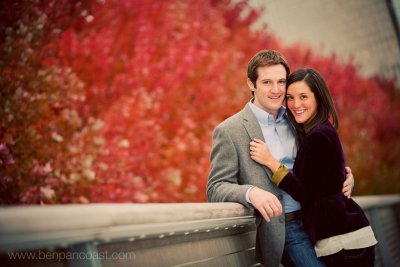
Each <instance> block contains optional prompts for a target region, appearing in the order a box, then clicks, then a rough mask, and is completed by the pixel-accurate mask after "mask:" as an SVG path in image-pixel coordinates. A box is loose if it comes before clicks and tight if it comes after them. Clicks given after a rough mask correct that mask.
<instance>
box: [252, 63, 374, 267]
mask: <svg viewBox="0 0 400 267" xmlns="http://www.w3.org/2000/svg"><path fill="white" fill-rule="evenodd" d="M286 106H287V114H288V118H289V120H290V121H291V123H292V124H293V125H294V127H295V128H296V131H297V135H298V138H299V143H300V148H299V150H298V153H297V156H296V160H295V163H294V166H293V172H289V171H288V170H287V168H286V167H285V166H284V165H283V164H281V163H280V162H279V161H277V160H276V159H275V158H273V156H272V155H271V153H270V152H269V150H268V146H267V145H266V144H265V143H264V142H263V141H261V140H258V139H254V140H253V141H252V142H251V143H250V154H251V158H252V159H253V160H255V161H256V162H258V163H260V164H263V165H265V166H267V167H268V168H269V169H270V170H271V171H272V172H273V173H274V174H273V177H272V179H273V182H274V183H275V184H276V185H278V186H279V187H280V188H281V189H283V190H285V191H286V192H288V193H289V194H291V195H292V196H293V197H294V198H295V199H296V200H298V201H300V203H301V205H302V207H303V209H302V210H303V214H302V223H303V224H304V227H305V228H306V230H307V232H308V234H309V236H310V239H311V241H312V243H313V244H314V248H315V250H316V253H317V256H318V257H320V259H321V260H322V261H323V262H324V263H325V264H326V265H327V266H340V267H345V266H352V267H354V266H364V267H368V266H374V260H375V253H374V246H375V244H376V243H377V241H376V239H375V236H374V233H373V231H372V228H371V226H370V224H369V222H368V219H367V218H366V216H365V214H364V212H363V211H362V209H361V208H360V207H359V206H358V205H357V204H356V203H355V202H354V201H353V200H352V199H349V198H346V197H345V196H343V194H342V192H341V190H342V184H343V181H344V179H345V162H344V155H343V150H342V145H341V143H340V140H339V135H338V133H337V128H338V118H337V114H336V110H335V107H334V105H333V101H332V98H331V95H330V93H329V90H328V87H327V85H326V83H325V81H324V79H323V78H322V77H321V75H320V74H319V73H318V72H317V71H315V70H313V69H310V68H304V69H299V70H297V71H295V72H293V73H292V74H291V75H290V76H289V77H288V81H287V85H286Z"/></svg>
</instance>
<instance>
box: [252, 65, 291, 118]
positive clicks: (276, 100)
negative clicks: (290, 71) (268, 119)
mask: <svg viewBox="0 0 400 267" xmlns="http://www.w3.org/2000/svg"><path fill="white" fill-rule="evenodd" d="M257 71H258V79H257V81H256V86H254V85H253V84H252V83H251V81H250V80H249V79H248V80H247V84H248V86H249V88H250V90H251V91H253V92H254V105H256V106H257V107H258V108H261V109H262V110H264V111H266V112H268V113H269V114H271V115H273V116H274V117H275V118H276V117H277V115H278V110H279V108H280V107H281V106H282V102H283V99H284V98H285V94H286V92H285V90H286V88H285V86H286V70H285V67H284V66H283V65H281V64H279V65H273V66H264V67H259V68H258V69H257Z"/></svg>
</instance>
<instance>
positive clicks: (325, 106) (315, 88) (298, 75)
mask: <svg viewBox="0 0 400 267" xmlns="http://www.w3.org/2000/svg"><path fill="white" fill-rule="evenodd" d="M299 81H304V82H305V83H306V84H307V85H308V87H310V90H311V92H313V93H314V97H315V100H316V101H317V115H315V117H314V118H312V119H311V121H310V122H309V123H307V124H306V125H299V124H298V123H296V120H295V118H294V116H293V114H292V113H291V111H290V110H289V109H287V114H288V118H289V120H290V122H291V123H292V124H293V125H294V126H295V128H296V130H297V132H298V133H299V134H300V133H301V132H304V133H308V132H309V131H310V130H311V129H312V128H314V127H315V126H316V125H318V124H321V123H324V122H327V121H329V120H330V119H331V120H332V124H333V126H334V127H335V128H336V129H338V128H339V119H338V115H337V112H336V109H335V105H334V104H333V100H332V96H331V94H330V92H329V89H328V86H327V84H326V82H325V80H324V78H323V77H322V75H321V74H320V73H319V72H318V71H316V70H314V69H311V68H302V69H298V70H296V71H294V72H293V73H292V74H290V75H289V77H288V79H287V82H286V90H287V88H288V87H289V86H290V85H291V84H293V83H295V82H299ZM286 106H287V98H286Z"/></svg>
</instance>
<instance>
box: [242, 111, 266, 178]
mask: <svg viewBox="0 0 400 267" xmlns="http://www.w3.org/2000/svg"><path fill="white" fill-rule="evenodd" d="M242 124H243V126H244V128H245V129H246V132H247V134H248V135H249V137H250V139H253V138H257V139H260V140H262V141H264V142H265V140H264V135H263V133H262V130H261V127H260V124H259V123H258V121H257V118H256V116H255V115H254V113H253V111H251V108H250V106H249V104H248V103H247V105H246V106H245V107H244V109H243V120H242ZM261 166H262V168H263V169H264V171H265V172H266V174H267V177H268V178H269V179H271V176H272V172H271V170H270V169H268V168H267V167H266V166H264V165H261Z"/></svg>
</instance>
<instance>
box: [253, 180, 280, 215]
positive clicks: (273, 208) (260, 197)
mask: <svg viewBox="0 0 400 267" xmlns="http://www.w3.org/2000/svg"><path fill="white" fill-rule="evenodd" d="M249 199H250V202H251V204H252V205H253V206H254V207H255V208H256V209H257V210H258V211H259V212H260V213H261V215H262V216H263V217H264V219H265V220H266V221H267V222H269V221H270V218H272V217H276V216H279V215H281V214H282V205H281V202H280V201H279V200H278V198H277V197H276V196H275V195H274V194H272V193H270V192H267V191H265V190H262V189H260V188H258V187H253V188H252V189H251V190H250V192H249Z"/></svg>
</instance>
